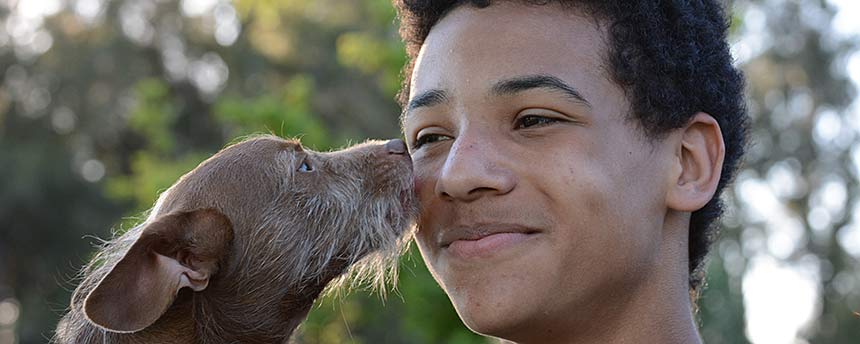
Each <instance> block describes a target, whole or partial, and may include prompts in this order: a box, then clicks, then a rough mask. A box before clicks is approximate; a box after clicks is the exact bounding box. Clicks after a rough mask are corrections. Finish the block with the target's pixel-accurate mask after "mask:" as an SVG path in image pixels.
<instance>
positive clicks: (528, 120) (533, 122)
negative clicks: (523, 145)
mask: <svg viewBox="0 0 860 344" xmlns="http://www.w3.org/2000/svg"><path fill="white" fill-rule="evenodd" d="M558 121H559V120H557V119H555V118H550V117H544V116H538V115H525V116H522V117H520V118H518V119H517V121H516V125H515V126H516V128H517V129H525V128H530V127H534V126H540V125H547V124H551V123H555V122H558Z"/></svg>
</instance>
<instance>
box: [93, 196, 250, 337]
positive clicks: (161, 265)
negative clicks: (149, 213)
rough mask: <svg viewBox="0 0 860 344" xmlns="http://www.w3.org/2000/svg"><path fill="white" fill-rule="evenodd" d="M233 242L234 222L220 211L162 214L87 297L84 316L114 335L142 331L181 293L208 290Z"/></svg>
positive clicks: (203, 210) (145, 229) (144, 230)
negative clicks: (185, 288)
mask: <svg viewBox="0 0 860 344" xmlns="http://www.w3.org/2000/svg"><path fill="white" fill-rule="evenodd" d="M232 240H233V227H232V225H231V224H230V220H229V219H227V217H226V216H224V215H223V214H221V213H220V212H218V211H216V210H212V209H202V210H195V211H191V212H178V213H171V214H167V215H163V216H160V217H158V218H156V219H155V221H153V222H152V223H150V224H148V225H146V227H145V228H144V229H143V231H142V232H141V234H140V237H139V238H138V239H137V240H136V241H135V242H134V244H132V246H131V248H129V250H128V252H127V253H126V254H125V256H123V258H122V259H120V260H119V262H117V263H116V265H115V266H114V267H113V268H112V269H111V270H110V272H108V274H107V275H105V277H104V278H103V279H102V280H101V281H100V282H99V283H98V284H97V285H96V287H95V288H94V289H93V290H92V291H91V292H90V293H89V295H87V296H86V299H85V300H84V304H83V311H84V314H85V315H86V317H87V318H88V319H89V320H90V321H91V322H92V323H93V324H95V325H97V326H99V327H102V328H104V329H106V330H108V331H113V332H137V331H140V330H142V329H144V328H146V327H148V326H150V325H152V324H153V323H155V321H156V320H158V318H160V317H161V315H162V314H164V312H165V311H167V309H168V308H169V307H170V305H171V304H173V300H174V299H175V298H176V294H177V293H178V292H179V289H182V288H184V287H189V288H191V289H193V290H195V291H201V290H203V289H206V286H207V285H208V284H209V279H210V277H212V276H213V275H214V274H215V272H216V271H217V269H218V263H219V261H220V260H221V258H222V257H224V256H225V254H226V253H227V250H228V249H229V247H230V244H231V242H232Z"/></svg>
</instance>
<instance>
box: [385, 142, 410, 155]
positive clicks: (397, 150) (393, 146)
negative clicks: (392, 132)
mask: <svg viewBox="0 0 860 344" xmlns="http://www.w3.org/2000/svg"><path fill="white" fill-rule="evenodd" d="M385 150H387V151H388V154H406V143H404V142H403V140H401V139H394V140H391V141H388V142H387V143H386V144H385Z"/></svg>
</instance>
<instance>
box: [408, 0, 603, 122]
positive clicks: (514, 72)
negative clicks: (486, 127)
mask: <svg viewBox="0 0 860 344" xmlns="http://www.w3.org/2000/svg"><path fill="white" fill-rule="evenodd" d="M603 37H604V32H602V31H601V29H600V28H599V27H598V26H597V24H595V22H594V21H593V20H591V19H589V18H587V17H584V16H582V15H579V14H577V13H576V12H574V11H571V10H567V9H562V8H561V6H560V5H554V4H550V5H546V6H527V5H522V4H517V3H516V2H505V3H499V4H494V5H493V6H490V7H487V8H474V7H471V6H460V7H457V8H455V9H454V10H453V11H451V13H449V14H448V15H446V16H445V17H443V18H442V19H441V20H440V21H439V22H438V23H437V24H436V25H435V26H434V27H433V29H431V31H430V33H429V35H428V36H427V39H426V40H425V42H424V44H423V45H422V47H421V50H420V52H419V54H418V56H417V57H416V60H415V65H414V68H413V70H412V75H411V78H410V88H409V98H410V99H409V100H410V102H412V101H414V100H415V97H417V96H422V95H427V94H428V93H432V92H434V90H439V91H442V92H437V93H438V94H439V95H453V96H454V97H463V96H470V94H471V95H473V96H477V97H486V96H487V95H488V94H490V93H491V92H492V90H493V88H494V86H496V85H498V84H499V82H501V81H503V80H506V79H515V78H523V77H526V76H535V75H544V76H550V77H552V78H556V79H559V80H562V81H564V82H566V83H567V84H569V85H571V86H573V87H574V88H577V89H581V88H585V87H588V86H589V85H584V83H593V82H598V81H601V82H602V81H606V80H607V79H608V78H607V77H606V73H605V70H606V69H605V68H604V67H603V66H604V64H605V63H604V61H603V57H604V56H605V54H604V53H603V51H604V49H605V42H604V41H605V40H604V39H603ZM437 98H438V97H437ZM409 110H410V109H409V105H407V107H406V108H404V112H405V113H408V111H409ZM404 119H405V118H404Z"/></svg>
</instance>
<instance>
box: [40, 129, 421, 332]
mask: <svg viewBox="0 0 860 344" xmlns="http://www.w3.org/2000/svg"><path fill="white" fill-rule="evenodd" d="M415 214H416V206H415V199H414V196H413V194H412V161H411V159H410V158H409V155H408V153H407V151H406V146H405V144H404V143H403V141H400V140H392V141H388V142H387V143H382V142H368V143H365V144H361V145H358V146H354V147H352V148H349V149H346V150H342V151H337V152H332V153H316V152H311V151H306V150H304V149H302V147H301V145H300V144H299V143H298V142H295V141H288V140H283V139H280V138H277V137H273V136H264V137H257V138H253V139H249V140H246V141H244V142H241V143H238V144H236V145H233V146H230V147H228V148H225V149H224V150H222V151H221V152H219V153H218V154H216V155H215V156H213V157H211V158H210V159H208V160H206V161H204V162H203V163H201V164H200V165H199V166H198V167H197V168H195V169H194V170H192V171H191V172H189V173H188V174H186V175H185V176H183V177H182V178H180V179H179V181H178V182H177V183H176V184H174V185H173V186H172V187H171V188H170V189H168V190H167V191H166V192H164V194H163V195H162V196H161V197H160V198H159V200H158V202H157V203H156V205H155V207H154V208H153V209H152V211H151V213H150V216H149V217H148V219H147V220H146V221H145V222H144V223H143V224H141V225H139V226H137V227H135V228H133V229H131V230H130V231H128V232H127V233H125V234H123V235H122V236H119V237H118V238H116V239H114V240H113V241H111V242H108V243H107V244H106V245H105V246H104V248H103V249H102V250H101V251H100V252H99V253H98V254H97V255H96V256H95V257H94V258H93V260H92V262H91V263H90V264H89V265H88V266H87V267H86V268H85V269H84V271H83V272H82V278H83V280H82V282H81V283H80V285H79V286H78V288H77V289H76V290H75V293H74V295H73V297H72V303H71V309H70V311H69V313H68V314H66V315H65V316H64V317H63V319H62V320H61V321H60V323H59V325H58V327H57V331H56V334H55V337H54V340H55V341H56V342H59V343H285V342H287V341H288V340H289V337H290V335H291V334H292V332H293V330H294V329H295V328H296V327H297V326H298V325H299V324H300V323H301V321H302V320H304V318H305V317H306V316H307V313H308V311H309V310H310V308H311V306H312V304H313V302H314V300H315V299H316V298H317V297H318V296H319V295H320V293H321V292H322V291H323V289H324V288H325V287H326V285H327V284H329V282H331V281H332V280H333V279H336V278H338V277H340V276H346V275H349V274H350V273H349V272H348V271H349V268H350V266H352V267H353V268H354V269H357V270H362V271H363V272H365V274H362V275H361V276H365V277H367V276H370V277H372V278H377V279H379V278H382V279H384V278H385V277H384V276H385V272H386V271H385V270H386V269H387V268H391V267H394V266H396V265H395V261H396V257H397V255H398V254H399V253H400V250H401V249H402V248H403V246H404V245H403V244H404V243H405V241H406V240H407V237H408V236H405V235H403V234H404V233H405V232H406V231H407V229H408V228H409V227H410V224H411V222H412V218H413V217H414V215H415ZM359 260H361V261H360V262H359ZM356 263H357V264H356ZM353 264H355V265H354V266H353ZM353 271H355V270H353Z"/></svg>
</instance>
